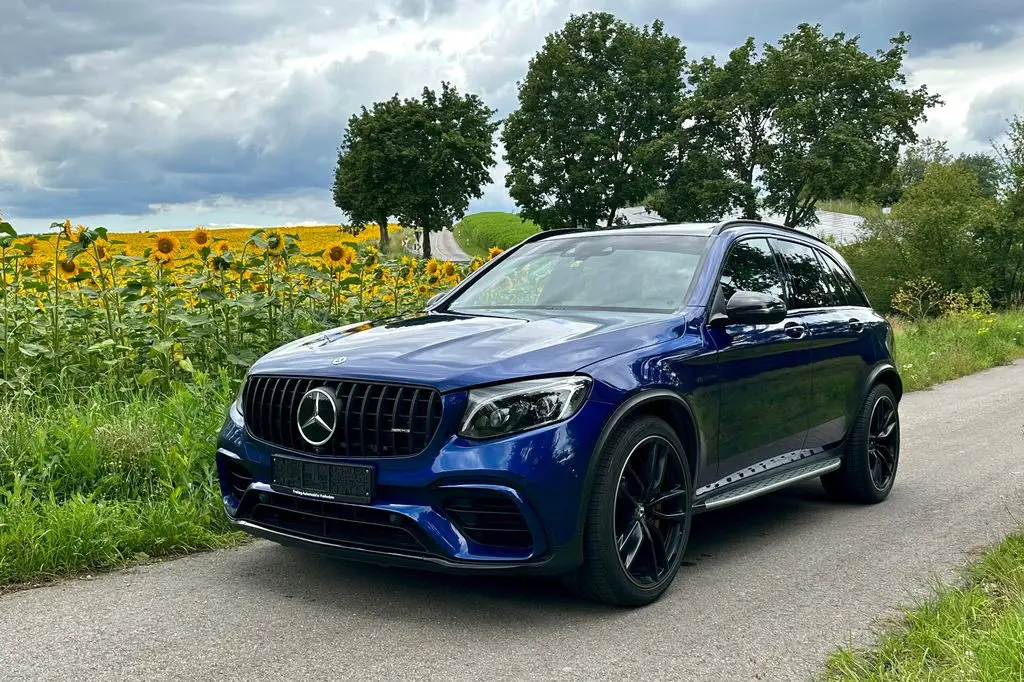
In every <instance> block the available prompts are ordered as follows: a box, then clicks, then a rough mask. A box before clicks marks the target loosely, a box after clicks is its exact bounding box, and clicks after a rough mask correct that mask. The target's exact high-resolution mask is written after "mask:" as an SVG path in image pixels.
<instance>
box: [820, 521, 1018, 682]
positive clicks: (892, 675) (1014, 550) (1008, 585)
mask: <svg viewBox="0 0 1024 682" xmlns="http://www.w3.org/2000/svg"><path fill="white" fill-rule="evenodd" d="M965 573H966V575H965V580H964V581H963V584H961V585H959V586H941V587H939V588H937V594H936V596H935V597H934V598H933V599H931V600H929V601H928V602H926V603H923V604H920V605H918V606H917V607H916V608H913V609H911V610H907V611H906V612H905V614H904V615H903V617H902V618H901V619H900V620H899V621H898V622H897V623H895V624H894V626H893V629H892V630H891V631H890V632H889V633H887V634H885V635H884V636H883V637H882V638H881V640H880V641H879V642H878V644H877V646H875V647H874V648H873V649H868V650H864V649H856V648H853V647H849V648H845V649H842V650H840V651H838V652H837V653H835V654H833V655H832V656H831V658H829V660H828V662H827V664H826V677H825V679H828V680H845V681H850V682H853V681H855V680H856V681H862V680H863V681H868V680H877V681H878V682H882V681H893V682H896V681H903V680H906V681H907V682H909V681H911V680H914V681H917V680H936V681H938V680H950V681H952V680H964V681H967V680H970V681H971V682H974V681H979V682H1010V680H1024V535H1021V534H1014V535H1011V536H1010V537H1008V538H1007V539H1006V540H1004V541H1003V542H1002V543H1000V544H999V545H997V546H996V547H995V548H993V549H991V550H990V551H988V552H987V553H986V554H985V556H984V557H983V558H982V559H981V560H980V561H978V562H977V563H975V564H973V565H971V566H970V567H968V569H967V570H966V571H965Z"/></svg>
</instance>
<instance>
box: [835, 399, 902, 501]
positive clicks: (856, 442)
mask: <svg viewBox="0 0 1024 682" xmlns="http://www.w3.org/2000/svg"><path fill="white" fill-rule="evenodd" d="M898 405H899V403H898V402H897V400H896V396H895V395H894V394H893V392H892V389H891V388H889V387H888V386H886V385H885V384H876V385H875V386H873V387H872V388H871V390H870V391H869V392H868V395H867V396H866V397H865V399H864V402H863V403H862V404H861V408H860V411H859V412H858V413H857V416H856V418H855V419H854V421H853V424H852V425H851V427H850V432H849V434H848V435H847V437H846V444H845V446H844V447H843V450H842V458H843V459H842V464H841V465H840V467H839V468H838V469H837V470H835V471H833V472H832V473H830V474H825V475H824V476H822V477H821V484H822V486H823V487H824V488H825V491H826V492H828V493H829V495H831V496H832V497H834V498H836V499H838V500H844V501H849V502H859V503H862V504H876V503H878V502H881V501H883V500H885V499H886V498H887V497H888V496H889V493H890V492H892V486H893V483H894V482H895V480H896V471H897V469H898V468H899V463H900V415H899V408H898Z"/></svg>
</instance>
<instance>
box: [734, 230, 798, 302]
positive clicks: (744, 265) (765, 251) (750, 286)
mask: <svg viewBox="0 0 1024 682" xmlns="http://www.w3.org/2000/svg"><path fill="white" fill-rule="evenodd" d="M719 281H720V283H721V285H722V294H723V295H724V296H725V300H726V301H728V300H729V299H730V298H732V295H733V294H734V293H736V292H737V291H757V292H760V293H764V294H772V295H774V296H778V297H779V298H782V297H783V295H784V289H783V286H782V273H781V272H779V266H778V263H777V262H776V260H775V254H773V253H772V249H771V247H770V246H768V240H767V239H745V240H743V241H741V242H737V243H736V244H733V245H732V248H731V249H729V255H728V257H727V258H726V261H725V267H723V268H722V277H721V279H720V280H719Z"/></svg>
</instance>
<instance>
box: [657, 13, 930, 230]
mask: <svg viewBox="0 0 1024 682" xmlns="http://www.w3.org/2000/svg"><path fill="white" fill-rule="evenodd" d="M909 40H910V38H909V36H907V35H906V34H904V33H900V34H899V35H897V36H896V37H894V38H892V39H891V40H890V44H891V45H890V48H889V49H888V50H884V51H882V50H880V51H878V52H877V54H875V55H870V54H868V53H866V52H864V51H863V50H862V49H861V48H860V45H859V39H858V38H857V37H854V38H847V37H846V35H845V34H844V33H836V34H835V35H833V36H826V35H824V34H823V33H822V31H821V27H820V26H817V25H815V26H812V25H809V24H801V25H800V26H799V27H798V28H797V30H796V31H794V32H792V33H788V34H786V35H784V36H783V37H782V38H781V39H780V40H779V41H778V44H777V45H771V44H765V45H764V48H763V50H762V51H761V53H760V54H759V53H758V52H757V50H756V46H755V43H754V40H753V38H748V39H747V41H746V42H745V43H744V44H743V45H741V46H740V47H738V48H736V49H735V50H733V51H732V53H731V54H730V55H729V59H728V60H726V61H725V63H723V64H719V63H717V62H716V60H715V59H714V58H713V57H706V58H704V59H702V60H699V61H696V62H693V63H692V64H690V73H689V79H688V83H689V86H690V90H689V92H688V93H687V95H686V97H685V98H684V99H683V101H682V104H681V106H680V109H679V119H680V125H679V127H678V129H677V130H676V131H674V132H673V133H672V135H673V138H674V142H675V144H676V146H678V147H680V148H682V149H686V150H689V153H691V154H694V152H693V151H692V150H694V149H695V145H697V146H696V154H695V157H696V158H698V159H708V158H710V159H715V160H717V161H719V162H720V165H719V164H715V165H714V166H713V167H712V170H716V169H718V168H720V170H721V172H715V173H713V174H712V176H711V177H709V179H708V180H707V182H708V183H711V185H712V191H710V192H707V191H706V190H703V189H699V188H695V187H694V185H693V182H692V178H691V177H690V176H689V175H688V174H682V175H681V176H680V177H679V178H672V177H670V178H669V179H668V182H667V183H666V186H665V188H664V191H663V193H662V200H666V199H667V198H671V197H673V196H676V195H678V194H688V195H691V196H692V195H698V196H699V195H701V194H704V195H706V196H710V197H712V198H713V199H714V200H715V201H716V202H718V203H720V204H722V205H721V206H714V207H713V208H714V210H715V211H716V212H721V211H722V209H723V208H730V207H731V206H730V204H733V205H735V206H736V207H737V208H739V209H740V210H741V212H742V214H743V215H744V216H745V217H748V218H756V217H758V215H759V213H760V209H761V208H764V209H767V210H769V211H772V212H775V213H778V214H780V215H783V216H785V222H786V224H787V225H790V226H802V225H811V224H814V222H815V221H816V217H815V212H814V211H815V206H816V204H817V202H818V201H820V200H822V199H827V198H833V197H839V196H844V195H849V194H857V193H860V192H864V191H866V190H867V189H868V188H869V187H872V186H874V185H878V184H879V183H880V181H881V180H882V179H884V178H886V177H888V176H889V175H890V174H891V173H892V170H893V168H894V167H895V166H896V163H897V161H898V159H899V151H900V148H901V146H902V145H905V144H908V143H911V142H914V141H915V140H916V139H917V135H916V133H915V132H914V127H915V125H916V124H917V123H919V122H920V121H922V120H924V118H925V111H926V110H927V109H928V108H929V107H931V106H934V105H935V104H938V103H939V99H938V97H936V96H934V95H931V94H929V93H928V91H927V89H926V88H925V87H924V86H921V87H919V88H917V89H914V90H910V89H907V88H906V87H905V85H906V77H905V75H904V74H903V72H902V66H903V58H904V56H905V54H906V46H907V43H908V42H909ZM680 180H681V181H680ZM730 180H731V181H732V185H731V187H730V185H729V183H728V182H727V181H730ZM723 191H724V192H725V194H724V195H723ZM759 193H763V198H762V199H761V201H760V202H759V201H758V194H759Z"/></svg>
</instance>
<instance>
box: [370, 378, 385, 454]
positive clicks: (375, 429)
mask: <svg viewBox="0 0 1024 682" xmlns="http://www.w3.org/2000/svg"><path fill="white" fill-rule="evenodd" d="M387 392H388V387H387V386H381V387H380V395H378V396H377V409H376V410H374V417H373V432H374V434H375V435H376V438H375V439H374V440H375V441H376V442H375V443H374V447H375V448H376V450H375V451H374V454H375V455H377V456H378V457H380V456H381V455H383V454H384V450H383V448H382V447H381V440H380V427H381V424H380V411H381V408H383V407H384V396H385V394H387Z"/></svg>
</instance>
